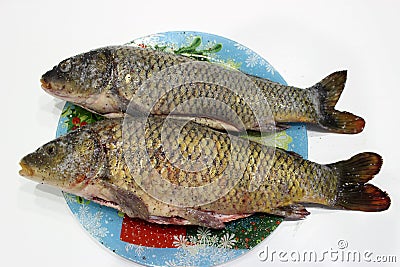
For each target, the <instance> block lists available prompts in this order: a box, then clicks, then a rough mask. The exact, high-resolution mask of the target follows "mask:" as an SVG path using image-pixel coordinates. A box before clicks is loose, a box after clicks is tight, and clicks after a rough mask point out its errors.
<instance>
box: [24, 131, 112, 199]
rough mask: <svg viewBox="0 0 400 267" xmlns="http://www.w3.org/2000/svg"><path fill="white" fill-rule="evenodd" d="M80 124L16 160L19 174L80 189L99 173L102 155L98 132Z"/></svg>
mask: <svg viewBox="0 0 400 267" xmlns="http://www.w3.org/2000/svg"><path fill="white" fill-rule="evenodd" d="M84 128H85V127H84ZM84 128H82V129H78V130H76V131H73V132H70V133H68V134H67V135H65V136H62V137H59V138H57V139H55V140H53V141H51V142H49V143H47V144H45V145H43V146H42V147H40V148H38V149H37V150H36V151H35V152H33V153H31V154H28V155H26V156H25V157H24V158H22V160H21V161H20V165H21V168H22V169H21V170H20V171H19V174H20V175H22V176H24V177H26V178H28V179H31V180H33V181H36V182H39V183H42V184H48V185H52V186H55V187H58V188H61V189H63V190H64V191H66V192H70V193H75V192H79V191H80V190H82V189H83V188H84V187H85V186H86V185H88V184H89V183H90V181H91V180H92V179H94V178H96V177H98V175H99V174H100V173H101V171H102V169H103V166H104V165H103V164H104V158H105V154H104V150H103V147H102V145H101V143H100V139H99V137H98V134H96V133H95V132H92V131H90V130H86V129H84Z"/></svg>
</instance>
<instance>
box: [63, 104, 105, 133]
mask: <svg viewBox="0 0 400 267" xmlns="http://www.w3.org/2000/svg"><path fill="white" fill-rule="evenodd" d="M61 117H64V118H66V119H67V120H66V121H65V126H66V127H67V132H69V131H72V130H75V129H77V128H79V127H82V126H84V125H86V124H90V123H93V122H95V121H99V120H102V119H104V117H103V116H101V115H98V114H94V113H92V112H90V111H88V110H86V109H84V108H81V107H79V106H75V105H68V106H67V108H66V109H65V110H64V111H63V112H62V113H61Z"/></svg>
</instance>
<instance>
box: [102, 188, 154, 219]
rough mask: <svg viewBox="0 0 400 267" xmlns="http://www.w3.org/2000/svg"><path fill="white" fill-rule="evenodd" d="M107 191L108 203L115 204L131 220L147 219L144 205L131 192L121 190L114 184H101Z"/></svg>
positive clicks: (147, 213)
mask: <svg viewBox="0 0 400 267" xmlns="http://www.w3.org/2000/svg"><path fill="white" fill-rule="evenodd" d="M103 183H104V187H105V188H106V189H107V190H108V191H109V198H110V199H109V201H112V202H114V203H116V204H117V205H118V206H119V209H120V210H121V211H122V212H124V213H125V214H126V215H127V216H129V217H131V218H140V219H143V220H148V219H149V211H148V209H147V206H146V204H145V203H144V202H143V201H142V200H141V199H140V198H139V197H138V196H136V195H135V194H134V193H133V192H130V191H128V190H125V189H122V188H120V187H118V186H116V185H114V184H111V183H108V182H103Z"/></svg>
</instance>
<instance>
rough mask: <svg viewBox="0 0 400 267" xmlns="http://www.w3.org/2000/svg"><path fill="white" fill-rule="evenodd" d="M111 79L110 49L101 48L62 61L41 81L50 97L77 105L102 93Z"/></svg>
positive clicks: (44, 75)
mask: <svg viewBox="0 0 400 267" xmlns="http://www.w3.org/2000/svg"><path fill="white" fill-rule="evenodd" d="M111 75H112V56H111V52H110V49H108V48H100V49H96V50H92V51H90V52H87V53H83V54H80V55H77V56H74V57H70V58H67V59H65V60H63V61H61V62H60V63H59V64H58V65H57V66H54V68H53V69H52V70H49V71H48V72H46V73H45V74H43V76H42V78H41V80H40V81H41V83H42V88H43V89H44V90H45V91H46V92H48V93H49V94H51V95H53V96H55V97H58V98H61V99H63V100H67V101H71V102H74V103H78V104H79V103H80V101H86V100H87V99H88V98H90V97H93V96H96V95H97V94H99V93H100V92H101V91H103V89H104V88H105V87H107V85H108V84H109V83H110V81H111Z"/></svg>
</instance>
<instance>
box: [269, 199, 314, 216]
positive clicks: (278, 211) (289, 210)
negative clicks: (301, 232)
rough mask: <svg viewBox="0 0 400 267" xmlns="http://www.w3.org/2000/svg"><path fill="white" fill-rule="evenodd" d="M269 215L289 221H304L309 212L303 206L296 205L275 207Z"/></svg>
mask: <svg viewBox="0 0 400 267" xmlns="http://www.w3.org/2000/svg"><path fill="white" fill-rule="evenodd" d="M269 213H271V214H274V215H278V216H282V217H285V218H289V219H304V218H305V217H306V216H307V215H309V214H310V212H309V211H308V210H306V208H305V207H304V206H303V205H301V204H297V203H296V204H291V205H288V206H282V207H277V208H275V209H273V210H272V211H270V212H269Z"/></svg>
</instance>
